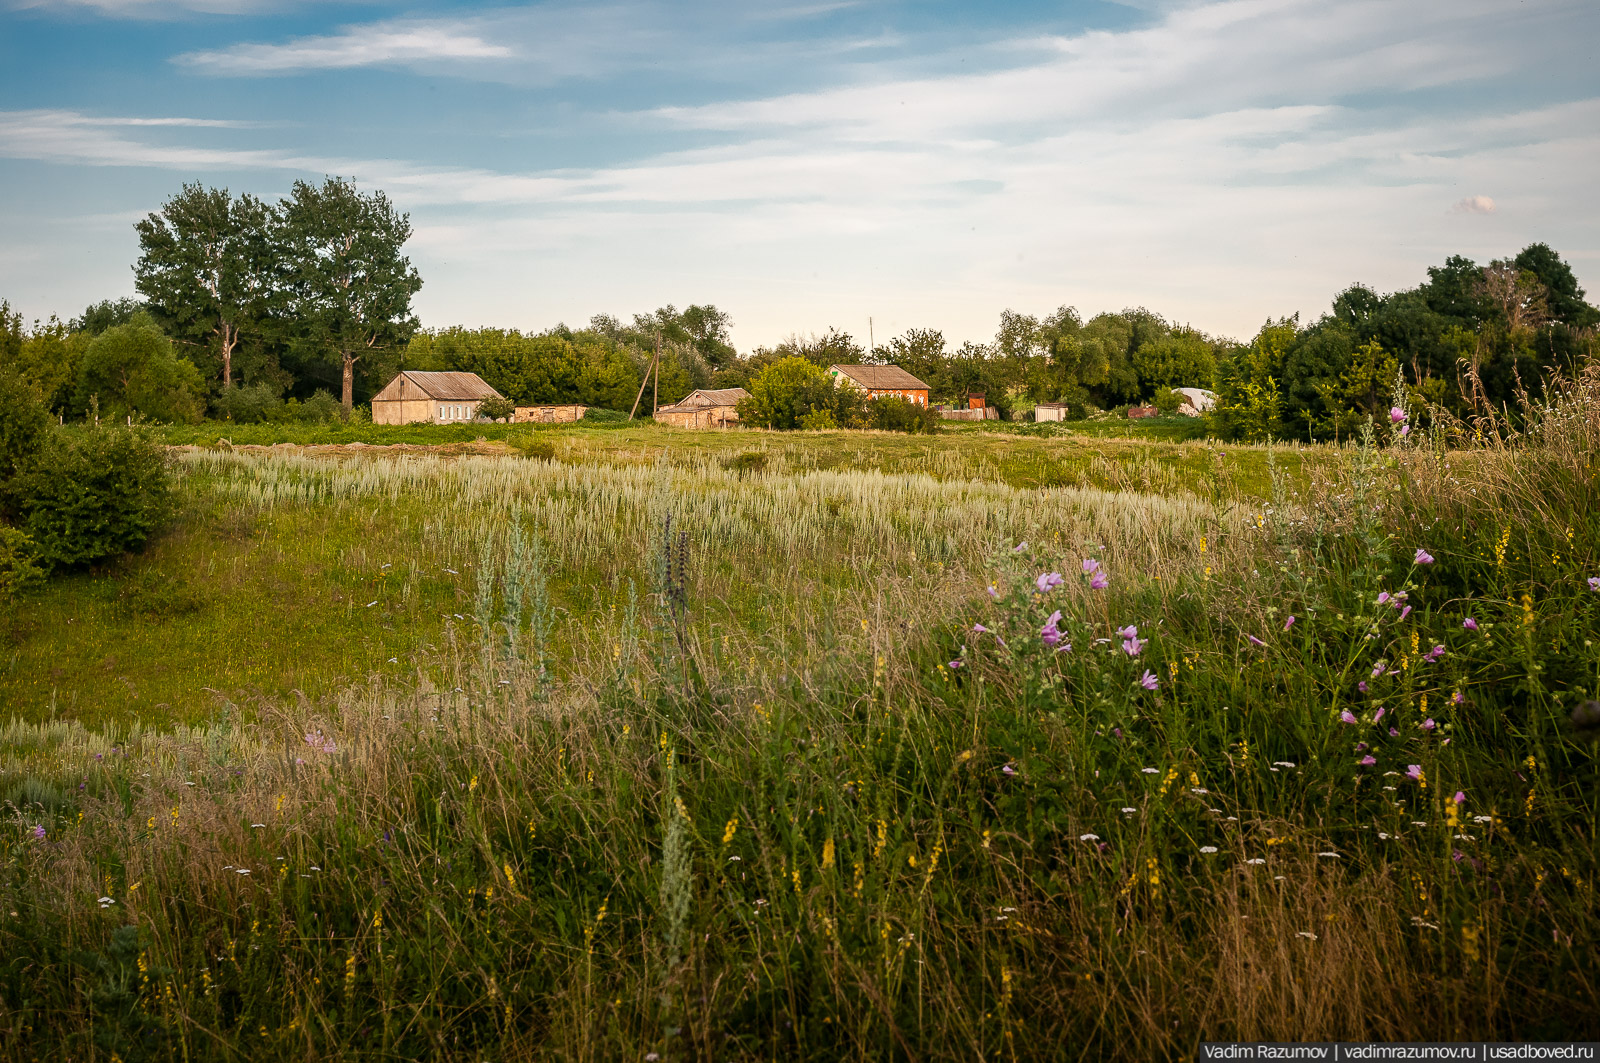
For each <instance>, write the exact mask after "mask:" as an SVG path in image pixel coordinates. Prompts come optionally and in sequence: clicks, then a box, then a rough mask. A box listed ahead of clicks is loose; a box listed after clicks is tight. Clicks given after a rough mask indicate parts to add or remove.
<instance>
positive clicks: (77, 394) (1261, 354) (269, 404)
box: [0, 178, 1600, 439]
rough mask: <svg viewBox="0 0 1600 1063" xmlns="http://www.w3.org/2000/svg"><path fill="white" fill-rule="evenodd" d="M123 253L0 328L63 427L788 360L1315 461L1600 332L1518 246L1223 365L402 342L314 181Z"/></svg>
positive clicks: (586, 383)
mask: <svg viewBox="0 0 1600 1063" xmlns="http://www.w3.org/2000/svg"><path fill="white" fill-rule="evenodd" d="M135 229H136V231H137V235H138V237H139V245H140V257H139V260H138V262H137V263H136V264H135V265H134V268H133V273H134V286H135V289H136V291H137V292H138V293H139V297H138V298H134V299H121V300H116V301H107V302H103V303H99V304H96V305H94V306H91V307H89V308H88V309H86V310H85V311H84V312H83V313H82V314H81V315H80V316H78V317H76V318H73V319H71V320H68V321H65V322H63V321H61V320H59V319H56V318H51V319H50V320H49V321H47V322H43V323H40V322H35V323H34V325H33V326H32V328H31V329H30V328H25V327H24V326H23V323H22V321H21V318H20V316H19V315H17V314H16V313H15V312H13V311H12V310H11V309H10V308H9V306H8V305H6V304H4V303H0V365H9V366H11V367H13V368H14V369H16V370H17V372H18V373H19V374H20V375H21V377H22V378H23V379H24V380H26V381H27V382H28V383H29V385H30V386H31V387H32V388H33V390H34V392H35V394H37V395H38V397H39V398H40V400H41V401H42V402H43V404H44V406H45V407H46V408H47V409H48V410H50V411H51V412H53V413H55V414H56V415H57V416H58V417H60V418H61V419H64V420H65V419H97V418H100V417H105V416H110V417H116V418H119V419H120V418H127V419H130V420H131V419H134V418H136V417H137V418H141V419H147V420H156V421H194V420H198V419H200V418H202V417H206V416H210V417H214V418H219V419H230V420H236V421H250V420H273V419H296V418H298V419H306V420H330V419H333V418H337V417H343V418H348V417H350V416H352V415H353V414H358V413H359V411H358V410H357V408H356V407H357V404H358V403H360V402H364V401H365V400H367V399H369V398H370V397H371V395H372V394H374V393H375V392H376V391H378V390H379V389H380V388H382V387H383V386H384V385H385V384H387V383H388V382H389V380H391V379H392V378H393V377H394V375H395V374H396V373H397V372H398V371H399V370H400V369H402V368H404V369H425V370H426V369H432V370H460V371H467V372H474V373H477V374H478V375H479V376H481V377H483V379H484V380H485V381H487V382H488V383H489V384H490V385H491V386H493V387H495V388H496V389H497V390H499V391H500V392H501V393H502V394H504V395H505V396H506V397H507V398H508V399H510V400H511V401H512V402H514V403H517V404H546V403H581V404H584V405H589V406H597V407H602V408H606V409H613V410H626V409H628V408H629V407H630V405H631V404H632V402H633V400H634V398H635V396H636V395H637V394H638V393H639V387H640V383H641V381H642V380H643V379H644V377H645V374H646V372H647V370H648V369H649V367H650V365H651V363H652V359H653V358H654V357H655V351H656V350H657V348H659V350H660V361H659V379H658V381H657V385H656V387H655V388H654V389H652V393H653V394H654V395H656V396H658V397H659V401H660V402H661V403H662V404H669V403H672V402H676V401H677V400H679V399H681V398H682V397H684V396H685V395H687V394H688V393H689V392H691V391H693V390H695V389H697V388H729V387H743V388H746V389H747V390H753V389H754V386H755V385H756V383H757V382H758V381H759V380H761V379H762V375H763V374H764V373H768V372H769V371H770V372H771V373H773V374H775V375H772V376H770V378H769V379H768V382H767V383H768V385H769V386H767V387H765V388H764V389H763V393H764V394H768V395H769V396H770V395H773V394H775V392H773V390H772V389H773V387H775V386H777V384H778V382H779V381H780V380H786V381H789V382H790V384H791V385H792V386H794V387H800V388H802V390H804V389H805V388H809V387H810V385H811V384H813V383H814V381H813V380H811V378H810V377H809V376H807V375H806V374H805V373H803V372H802V371H801V370H799V369H798V368H797V367H796V365H795V362H794V360H799V361H801V362H804V363H807V364H809V365H811V366H813V367H816V368H818V369H825V368H826V367H827V366H829V365H831V364H835V363H839V364H849V363H869V364H870V363H877V364H893V365H898V366H901V367H902V368H904V369H906V370H907V371H908V372H910V373H911V374H913V375H914V376H917V377H919V378H921V379H922V380H924V381H925V382H926V383H928V385H929V387H930V390H931V393H932V396H931V397H932V401H933V402H935V403H952V404H956V405H965V401H966V398H967V396H968V395H969V394H971V393H973V392H982V393H983V394H984V395H985V398H986V401H987V402H989V403H990V404H992V405H995V406H997V407H999V408H1000V411H1001V415H1002V416H1003V417H1017V416H1025V415H1026V414H1027V411H1028V410H1029V409H1030V408H1031V407H1032V406H1034V405H1035V404H1037V403H1041V402H1061V403H1065V404H1066V405H1067V406H1068V407H1069V413H1070V415H1071V416H1073V417H1083V416H1088V415H1091V414H1093V413H1095V412H1096V411H1100V410H1119V409H1121V408H1123V407H1126V406H1129V405H1132V404H1138V403H1151V402H1153V403H1155V404H1157V405H1159V406H1162V407H1163V408H1170V407H1171V406H1173V405H1174V400H1173V398H1172V394H1171V391H1172V389H1173V388H1177V387H1199V388H1207V389H1211V390H1214V391H1216V392H1217V394H1218V402H1217V408H1216V411H1215V413H1214V414H1213V417H1212V429H1213V431H1215V432H1216V433H1217V434H1218V435H1220V436H1222V437H1224V438H1231V439H1259V438H1267V437H1279V438H1281V437H1297V438H1305V439H1330V438H1340V437H1343V436H1347V435H1349V434H1350V433H1351V432H1353V431H1355V430H1356V429H1357V427H1358V426H1359V425H1360V424H1361V423H1363V422H1364V421H1365V420H1366V418H1368V417H1369V416H1372V415H1374V414H1376V413H1379V412H1382V411H1383V410H1385V409H1387V407H1388V404H1389V403H1390V402H1391V401H1392V400H1393V399H1394V397H1395V395H1396V394H1401V395H1404V396H1406V397H1408V398H1409V399H1410V400H1412V401H1413V402H1414V403H1415V404H1416V405H1418V406H1419V407H1424V408H1427V407H1431V408H1435V409H1439V410H1444V411H1448V412H1449V413H1451V414H1453V415H1455V416H1465V415H1466V414H1468V413H1469V412H1470V411H1472V410H1474V409H1481V408H1483V407H1484V406H1494V407H1498V406H1501V405H1503V404H1506V403H1510V402H1514V401H1515V399H1516V397H1517V395H1518V393H1519V391H1525V392H1527V393H1531V394H1537V393H1538V391H1539V389H1540V387H1541V386H1542V381H1543V379H1544V377H1545V375H1546V373H1547V372H1548V371H1549V370H1558V371H1564V372H1570V371H1573V370H1575V369H1576V368H1577V367H1578V366H1580V365H1582V364H1583V363H1585V362H1586V361H1587V360H1589V359H1591V358H1592V357H1593V356H1594V353H1595V332H1596V326H1597V324H1600V311H1597V310H1596V309H1595V307H1593V306H1592V305H1590V304H1589V303H1588V302H1587V301H1586V299H1585V293H1584V291H1583V290H1582V289H1581V288H1580V287H1579V286H1578V283H1577V279H1576V277H1575V276H1574V274H1573V272H1572V270H1571V268H1570V267H1569V266H1568V264H1567V263H1566V262H1565V261H1564V260H1563V259H1562V258H1561V256H1560V255H1559V254H1557V253H1556V252H1555V251H1554V250H1553V249H1551V248H1550V247H1549V246H1548V245H1545V244H1542V243H1536V244H1532V245H1530V246H1528V247H1526V248H1524V249H1523V250H1522V251H1521V252H1520V253H1519V254H1517V255H1516V256H1515V257H1513V258H1508V259H1497V260H1494V261H1492V262H1490V263H1488V264H1487V265H1479V264H1477V263H1475V262H1473V261H1471V260H1470V259H1467V258H1464V257H1462V256H1453V257H1450V258H1448V259H1447V260H1446V261H1445V262H1444V264H1443V265H1440V266H1437V267H1433V268H1431V269H1429V270H1428V274H1427V280H1426V281H1425V282H1424V283H1422V284H1420V285H1418V286H1417V287H1415V288H1411V289H1406V290H1402V291H1397V292H1393V293H1390V294H1387V295H1382V294H1379V293H1378V292H1376V291H1374V290H1373V289H1371V288H1370V287H1367V286H1365V285H1361V284H1356V285H1353V286H1351V287H1349V288H1347V289H1345V290H1344V291H1342V292H1340V293H1339V294H1338V295H1337V296H1335V297H1334V299H1333V301H1332V304H1331V306H1330V308H1329V310H1328V312H1326V313H1325V314H1323V315H1322V316H1321V317H1319V318H1318V319H1317V320H1315V321H1314V322H1311V323H1309V324H1302V323H1301V322H1300V320H1299V318H1298V317H1297V316H1296V317H1288V318H1282V319H1278V320H1269V321H1268V322H1266V324H1265V325H1264V326H1263V327H1262V328H1261V330H1260V331H1259V332H1258V333H1257V334H1256V335H1255V336H1254V337H1252V338H1251V339H1250V340H1249V341H1248V342H1242V343H1241V342H1235V341H1232V340H1229V339H1225V338H1222V337H1216V336H1210V335H1207V334H1205V333H1204V332H1201V331H1199V330H1197V329H1194V328H1192V327H1189V326H1187V325H1184V324H1180V323H1177V322H1173V321H1169V320H1167V319H1165V318H1163V317H1162V316H1161V315H1160V314H1158V313H1155V312H1154V311H1151V310H1148V309H1144V308H1134V309H1128V310H1122V311H1118V312H1114V313H1101V314H1097V315H1095V316H1093V317H1090V318H1088V319H1087V320H1085V319H1084V318H1083V317H1082V316H1081V315H1080V314H1079V312H1078V311H1077V310H1076V309H1075V308H1073V307H1070V306H1063V307H1060V308H1058V309H1056V310H1054V311H1052V312H1049V313H1045V314H1041V315H1037V316H1036V315H1031V314H1026V313H1020V312H1017V311H1014V310H1009V309H1008V310H1006V311H1004V312H1003V313H1002V314H1001V315H1000V320H999V323H998V327H997V329H996V331H995V334H994V337H993V338H992V339H991V340H989V341H987V342H983V343H975V342H967V343H963V344H962V345H960V346H959V347H953V346H952V345H951V344H949V343H948V342H947V341H946V339H945V337H944V335H943V333H942V332H940V331H939V330H937V329H932V328H912V329H908V330H907V331H905V332H904V333H902V334H901V335H899V336H895V337H893V338H892V339H889V340H888V341H886V342H884V343H881V344H878V345H876V346H874V347H873V348H872V349H870V350H869V349H866V348H865V347H863V345H862V344H861V343H860V342H859V341H858V340H857V339H856V338H855V337H853V336H852V335H851V334H850V333H848V332H846V331H843V330H840V329H836V328H830V329H828V330H827V331H826V332H824V333H822V334H820V335H818V334H811V335H799V334H796V335H793V336H790V337H789V338H788V339H786V340H784V341H782V342H780V343H778V344H774V345H772V346H770V347H761V348H757V349H755V350H752V351H748V352H745V353H740V352H739V351H737V350H735V349H734V347H733V345H732V343H731V342H730V338H729V330H730V326H731V324H732V322H731V320H730V318H729V315H728V314H727V313H726V312H724V311H722V310H720V309H718V308H717V307H715V306H713V305H710V304H705V305H691V306H689V307H688V308H686V309H684V310H678V309H677V308H676V307H673V306H666V307H662V308H659V309H657V310H655V311H653V312H649V313H640V314H635V315H634V316H633V318H632V319H631V320H628V321H623V320H620V319H618V318H615V317H612V316H610V315H598V316H596V317H594V318H592V319H591V320H590V321H589V322H588V323H587V324H586V325H583V326H580V327H577V328H572V327H569V326H567V325H565V324H558V325H556V326H554V327H552V328H549V329H546V330H544V331H542V332H528V333H525V332H522V331H519V330H515V329H499V328H475V329H469V328H462V327H451V328H442V329H422V328H421V327H420V324H419V322H418V321H417V319H416V316H415V314H414V313H413V311H412V306H411V302H412V299H413V297H414V296H415V295H416V293H417V291H418V290H419V289H420V287H421V284H422V280H421V277H420V276H419V275H418V273H417V270H416V269H415V268H414V267H413V266H412V265H411V263H410V261H409V259H408V258H407V257H406V256H405V254H404V245H405V243H406V242H407V240H408V239H409V238H410V235H411V223H410V219H409V218H408V217H407V216H406V215H405V214H403V213H401V212H399V211H397V210H396V209H395V208H394V206H393V205H392V204H391V203H390V202H389V200H388V199H387V197H385V196H384V194H383V193H382V192H362V191H360V190H358V189H357V188H356V187H355V186H354V185H353V184H352V183H350V182H348V181H344V180H341V179H338V178H329V179H327V180H325V181H324V182H322V183H321V184H320V185H318V184H311V183H307V182H297V183H296V184H295V185H294V186H293V189H292V191H291V192H290V194H289V195H288V196H287V197H285V198H284V199H282V200H280V201H279V202H278V203H276V204H268V203H266V202H264V201H262V200H260V199H257V198H255V197H253V196H251V195H248V194H244V195H238V196H235V195H233V194H231V193H230V192H229V191H228V190H227V189H215V188H206V187H202V186H200V185H198V184H191V185H185V186H184V187H183V188H182V190H181V191H180V192H179V193H178V194H177V195H174V196H173V197H172V198H170V199H169V200H168V201H167V202H166V203H165V204H164V205H163V206H162V208H161V209H160V210H159V211H156V212H153V213H151V214H150V215H149V216H147V217H146V218H144V219H143V220H141V221H140V222H138V223H137V224H136V226H135ZM780 365H782V366H784V367H785V368H783V369H782V370H781V372H780V371H779V370H778V368H777V367H779V366H780ZM786 386H788V385H786ZM812 390H814V389H812ZM335 392H336V393H337V397H335ZM806 394H807V395H809V396H810V398H809V399H807V400H806V403H807V405H806V407H805V410H804V411H802V412H801V413H799V414H796V415H795V416H794V417H790V416H788V415H786V414H785V415H775V414H772V413H771V410H775V409H777V408H778V407H777V406H772V407H771V410H769V411H768V415H767V416H764V417H763V418H762V419H761V420H760V421H759V422H758V423H773V424H778V423H780V422H782V423H785V424H787V423H788V422H790V421H793V422H794V423H795V424H797V425H798V424H799V423H801V422H802V421H803V420H804V419H805V416H806V414H814V415H815V416H814V417H812V419H811V420H812V422H814V423H822V422H824V421H826V420H828V419H830V418H831V419H832V420H833V422H834V423H838V424H841V425H843V424H857V423H863V420H862V416H861V415H860V414H859V413H858V412H857V411H854V410H853V409H845V408H843V407H838V408H835V407H836V406H837V403H835V404H834V405H833V406H830V405H829V404H828V403H827V402H825V401H823V396H822V393H821V392H817V393H816V394H812V392H811V391H806ZM812 400H815V401H812ZM773 401H777V400H773ZM783 403H789V405H790V406H792V405H793V403H792V402H790V400H789V399H784V400H783V401H782V402H780V403H779V404H778V405H779V406H782V405H783ZM846 405H848V403H847V404H846ZM785 408H787V407H785Z"/></svg>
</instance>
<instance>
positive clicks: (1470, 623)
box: [1461, 616, 1478, 631]
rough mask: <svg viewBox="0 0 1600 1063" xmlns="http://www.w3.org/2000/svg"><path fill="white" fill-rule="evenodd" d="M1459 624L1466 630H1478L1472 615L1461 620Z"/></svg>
mask: <svg viewBox="0 0 1600 1063" xmlns="http://www.w3.org/2000/svg"><path fill="white" fill-rule="evenodd" d="M1461 626H1462V627H1463V628H1465V629H1466V630H1468V631H1476V630H1478V622H1477V621H1476V620H1474V619H1472V617H1470V616H1469V617H1467V618H1466V619H1465V620H1463V621H1461Z"/></svg>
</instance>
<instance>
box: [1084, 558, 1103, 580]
mask: <svg viewBox="0 0 1600 1063" xmlns="http://www.w3.org/2000/svg"><path fill="white" fill-rule="evenodd" d="M1098 571H1100V562H1098V561H1096V560H1095V559H1094V558H1092V557H1086V558H1084V559H1083V574H1084V575H1085V576H1091V575H1093V574H1094V573H1096V572H1098Z"/></svg>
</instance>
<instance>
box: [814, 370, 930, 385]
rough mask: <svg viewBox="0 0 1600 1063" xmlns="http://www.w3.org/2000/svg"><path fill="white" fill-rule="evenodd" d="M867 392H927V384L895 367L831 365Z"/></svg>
mask: <svg viewBox="0 0 1600 1063" xmlns="http://www.w3.org/2000/svg"><path fill="white" fill-rule="evenodd" d="M828 368H829V369H837V370H838V371H839V372H840V373H842V374H843V375H845V376H847V377H849V378H850V379H851V380H853V381H855V382H856V383H857V384H860V385H861V386H862V387H864V388H866V389H868V390H869V391H928V390H930V389H929V387H928V385H927V384H924V383H923V382H922V381H920V380H918V379H917V378H916V377H914V376H912V375H911V374H910V373H908V372H906V371H905V370H904V369H901V368H900V367H899V366H897V365H831V366H829V367H828Z"/></svg>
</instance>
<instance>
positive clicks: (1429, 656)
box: [1422, 645, 1444, 664]
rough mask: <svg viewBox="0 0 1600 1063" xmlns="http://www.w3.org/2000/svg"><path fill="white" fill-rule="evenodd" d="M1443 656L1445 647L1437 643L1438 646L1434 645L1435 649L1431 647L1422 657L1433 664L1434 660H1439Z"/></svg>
mask: <svg viewBox="0 0 1600 1063" xmlns="http://www.w3.org/2000/svg"><path fill="white" fill-rule="evenodd" d="M1443 656H1444V647H1443V646H1439V645H1436V646H1434V647H1433V649H1431V650H1429V651H1428V652H1427V653H1425V654H1423V656H1422V659H1423V660H1424V661H1427V662H1428V663H1429V664H1432V663H1433V662H1434V661H1437V660H1438V659H1439V658H1440V657H1443Z"/></svg>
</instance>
